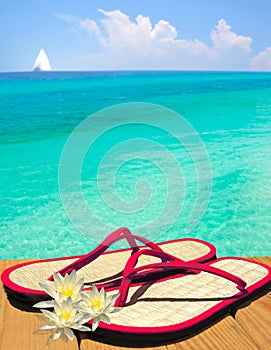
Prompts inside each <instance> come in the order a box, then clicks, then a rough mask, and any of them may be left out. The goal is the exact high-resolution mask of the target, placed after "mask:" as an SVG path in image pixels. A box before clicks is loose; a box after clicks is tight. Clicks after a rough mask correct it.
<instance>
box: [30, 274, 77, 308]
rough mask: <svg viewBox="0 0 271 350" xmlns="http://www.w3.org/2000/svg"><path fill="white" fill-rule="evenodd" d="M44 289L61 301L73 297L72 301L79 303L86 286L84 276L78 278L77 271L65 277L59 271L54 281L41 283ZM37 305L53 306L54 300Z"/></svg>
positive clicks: (37, 305) (36, 305)
mask: <svg viewBox="0 0 271 350" xmlns="http://www.w3.org/2000/svg"><path fill="white" fill-rule="evenodd" d="M40 286H41V288H42V289H44V290H45V292H47V293H48V294H49V295H50V296H51V297H52V298H54V299H55V300H58V301H60V302H62V301H64V300H67V299H68V298H71V300H72V302H73V303H74V304H75V303H78V302H80V300H81V291H82V289H83V287H84V278H80V279H79V280H77V276H76V271H75V270H73V271H72V272H71V274H66V275H65V277H63V276H61V275H60V274H59V273H54V281H53V282H48V283H40ZM34 306H35V307H52V302H50V301H49V302H40V303H37V304H35V305H34Z"/></svg>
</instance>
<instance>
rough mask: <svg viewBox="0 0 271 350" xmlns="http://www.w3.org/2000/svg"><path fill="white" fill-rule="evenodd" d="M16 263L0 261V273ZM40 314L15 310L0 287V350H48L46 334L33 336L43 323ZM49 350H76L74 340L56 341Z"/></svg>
mask: <svg viewBox="0 0 271 350" xmlns="http://www.w3.org/2000/svg"><path fill="white" fill-rule="evenodd" d="M15 263H17V262H15V261H0V272H2V271H3V270H4V269H5V268H7V267H8V266H11V265H13V264H15ZM41 316H42V314H39V313H31V312H24V311H21V310H18V309H15V308H14V307H13V306H11V305H10V304H9V302H8V300H7V296H6V293H5V292H4V290H3V288H2V286H1V287H0V350H18V349H20V350H37V349H38V350H48V346H47V345H46V342H47V338H48V334H44V333H43V334H35V331H36V330H37V329H38V328H39V327H40V326H41V325H42V324H44V322H43V321H42V320H41V319H40V318H41ZM49 349H50V350H78V343H77V340H76V338H75V339H74V340H73V341H69V342H67V343H64V342H63V341H62V340H60V339H58V340H56V341H55V342H53V343H52V344H51V345H50V347H49Z"/></svg>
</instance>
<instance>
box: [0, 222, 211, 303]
mask: <svg viewBox="0 0 271 350" xmlns="http://www.w3.org/2000/svg"><path fill="white" fill-rule="evenodd" d="M121 239H126V240H127V242H128V244H129V246H130V248H128V249H120V250H113V251H109V252H106V250H107V249H108V248H109V247H110V246H111V245H112V244H113V243H115V242H117V241H119V240H121ZM137 242H139V244H141V245H138V244H137ZM146 248H148V250H154V251H160V252H163V253H164V254H166V255H167V256H168V257H171V260H174V259H180V260H181V261H184V262H185V261H189V262H198V263H201V262H206V261H210V260H212V259H214V258H215V257H216V249H215V247H214V246H213V245H211V244H209V243H207V242H205V241H201V240H198V239H193V238H184V239H177V240H171V241H167V242H162V243H158V244H155V243H153V242H151V241H149V240H147V239H146V238H143V237H140V236H137V235H133V234H132V233H131V232H130V231H129V230H128V229H127V228H119V229H118V230H116V231H114V232H113V233H111V234H110V235H109V236H108V237H107V238H106V239H105V240H104V241H103V242H102V243H101V244H99V245H98V246H97V248H95V249H94V250H92V251H91V252H90V253H88V254H86V255H81V256H74V257H63V258H57V259H45V260H36V261H29V262H25V263H22V264H18V265H15V266H12V267H10V268H8V269H6V270H5V271H4V272H3V273H2V276H1V279H2V282H3V285H4V289H5V291H6V293H7V295H8V297H9V299H10V301H11V302H12V304H13V305H14V306H17V307H20V308H23V307H22V306H25V307H26V309H27V304H29V305H30V306H31V305H33V304H34V303H36V302H37V301H40V300H45V299H47V298H48V295H47V294H46V293H45V292H44V290H42V288H41V286H40V285H39V283H41V282H45V281H48V280H52V275H53V273H55V272H59V273H61V274H62V275H63V276H64V275H65V274H66V273H70V272H71V271H72V270H76V271H77V275H78V277H79V278H80V277H84V280H85V283H88V284H91V283H95V284H97V286H99V285H103V284H104V285H105V284H106V283H107V284H108V283H109V286H110V285H111V286H112V285H117V283H120V282H121V279H120V277H121V276H122V271H123V270H124V268H125V265H126V262H127V260H128V259H129V257H130V256H131V254H132V255H133V254H135V253H136V252H138V251H140V250H142V249H146ZM158 260H159V261H160V259H158ZM155 262H157V257H154V256H151V255H146V254H144V256H143V255H142V257H141V258H140V260H139V261H138V265H137V266H142V265H147V264H151V263H155ZM114 281H115V282H114ZM112 283H113V284H112ZM114 283H115V284H114ZM30 309H31V307H30Z"/></svg>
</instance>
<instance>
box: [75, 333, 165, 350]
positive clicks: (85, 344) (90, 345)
mask: <svg viewBox="0 0 271 350" xmlns="http://www.w3.org/2000/svg"><path fill="white" fill-rule="evenodd" d="M154 336H155V335H154ZM129 349H130V350H142V348H134V347H133V344H131V348H128V347H121V346H114V345H109V344H103V343H98V342H95V341H93V340H90V339H83V340H82V341H81V343H80V350H129ZM148 350H167V347H166V346H158V347H155V348H148Z"/></svg>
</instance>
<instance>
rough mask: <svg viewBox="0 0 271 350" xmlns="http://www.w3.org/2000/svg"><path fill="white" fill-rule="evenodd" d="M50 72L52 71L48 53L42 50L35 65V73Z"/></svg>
mask: <svg viewBox="0 0 271 350" xmlns="http://www.w3.org/2000/svg"><path fill="white" fill-rule="evenodd" d="M49 70H52V68H51V65H50V62H49V60H48V57H47V55H46V52H45V51H44V50H43V49H41V50H40V52H39V54H38V56H37V58H36V61H35V63H34V66H33V71H49Z"/></svg>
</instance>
